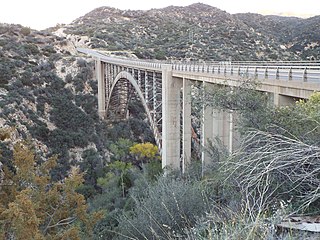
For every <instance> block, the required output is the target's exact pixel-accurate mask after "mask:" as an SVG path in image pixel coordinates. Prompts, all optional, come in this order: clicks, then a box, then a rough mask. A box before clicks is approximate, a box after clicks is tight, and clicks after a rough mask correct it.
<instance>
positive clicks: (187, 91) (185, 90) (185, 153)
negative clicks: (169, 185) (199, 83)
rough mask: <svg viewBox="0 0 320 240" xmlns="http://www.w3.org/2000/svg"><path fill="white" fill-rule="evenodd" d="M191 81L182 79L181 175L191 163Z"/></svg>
mask: <svg viewBox="0 0 320 240" xmlns="http://www.w3.org/2000/svg"><path fill="white" fill-rule="evenodd" d="M191 85H192V83H191V81H190V80H188V79H185V78H184V79H183V87H182V94H183V105H182V119H183V121H182V124H183V126H182V132H183V133H182V134H183V136H182V138H183V139H182V173H185V171H186V168H187V167H188V165H189V164H190V161H191Z"/></svg>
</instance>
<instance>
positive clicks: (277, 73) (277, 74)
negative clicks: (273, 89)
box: [276, 67, 280, 80]
mask: <svg viewBox="0 0 320 240" xmlns="http://www.w3.org/2000/svg"><path fill="white" fill-rule="evenodd" d="M279 78H280V76H279V67H277V71H276V79H277V80H279Z"/></svg>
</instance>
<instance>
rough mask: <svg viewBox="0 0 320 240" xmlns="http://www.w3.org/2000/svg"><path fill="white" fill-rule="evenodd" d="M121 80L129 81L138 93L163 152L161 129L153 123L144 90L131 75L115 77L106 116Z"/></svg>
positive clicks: (124, 72)
mask: <svg viewBox="0 0 320 240" xmlns="http://www.w3.org/2000/svg"><path fill="white" fill-rule="evenodd" d="M121 80H127V81H129V83H130V84H131V85H132V86H133V88H134V90H135V91H136V93H137V94H138V96H139V98H140V101H141V103H142V105H143V108H144V110H145V112H146V113H147V117H148V120H149V123H150V125H151V128H152V131H153V135H154V138H155V140H156V143H157V146H158V148H159V151H160V153H161V150H162V142H161V134H160V131H159V129H158V128H157V126H156V123H155V122H154V121H153V118H152V116H151V111H150V109H149V107H148V105H147V102H146V100H145V98H144V95H143V92H142V90H141V89H140V87H139V85H138V83H137V81H136V79H135V78H134V77H133V76H132V75H131V74H130V73H129V72H126V71H121V72H119V73H118V74H117V76H116V77H115V79H114V80H113V83H112V86H111V89H110V96H109V98H108V100H107V105H106V114H108V110H109V108H110V103H111V101H112V97H111V96H112V94H113V93H114V91H115V88H116V85H117V84H118V83H119V82H120V81H121Z"/></svg>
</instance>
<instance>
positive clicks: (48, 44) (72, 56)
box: [0, 24, 152, 179]
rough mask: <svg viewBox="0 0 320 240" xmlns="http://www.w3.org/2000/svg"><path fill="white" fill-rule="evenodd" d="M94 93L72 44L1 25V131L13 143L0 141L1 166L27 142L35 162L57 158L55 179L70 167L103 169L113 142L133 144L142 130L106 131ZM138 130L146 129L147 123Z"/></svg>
mask: <svg viewBox="0 0 320 240" xmlns="http://www.w3.org/2000/svg"><path fill="white" fill-rule="evenodd" d="M96 94H97V82H96V81H95V80H94V76H93V64H92V62H90V61H87V60H85V59H83V58H81V57H79V56H78V53H77V51H76V49H75V46H74V42H73V41H71V40H70V39H66V38H64V37H59V36H56V35H53V34H51V33H49V32H46V31H34V30H31V29H29V28H25V27H22V26H20V25H9V24H0V126H1V128H3V127H4V128H7V129H9V128H11V129H12V131H11V132H12V134H11V140H10V141H6V142H0V152H1V155H0V165H1V164H6V165H10V163H9V162H7V160H6V159H9V158H10V154H12V151H11V150H12V146H13V144H14V143H15V142H16V141H18V140H20V139H25V140H27V141H29V142H32V145H33V148H34V150H35V152H36V153H37V157H38V159H39V160H41V159H46V158H47V157H49V156H51V155H53V154H57V155H58V156H59V166H58V167H57V169H56V171H55V173H54V177H55V178H58V179H60V178H63V177H64V176H65V174H66V172H67V171H68V169H69V168H70V166H71V165H72V164H73V163H77V164H78V163H81V164H80V165H81V167H82V168H83V169H82V170H84V171H86V169H87V168H88V167H90V169H91V170H92V169H96V170H97V171H98V170H99V169H100V170H101V169H102V167H101V166H102V165H104V162H106V161H108V159H109V152H108V146H109V145H110V143H112V141H113V140H116V139H117V137H123V136H125V137H127V138H132V140H133V141H134V140H135V136H141V131H140V132H139V133H140V134H139V133H137V132H133V130H132V129H131V128H130V126H131V125H134V124H133V123H130V122H129V123H127V124H123V125H122V126H120V127H118V128H117V126H116V125H115V126H114V127H109V128H107V125H106V123H105V122H102V121H101V120H99V118H98V115H97V98H96ZM135 121H137V120H135ZM139 126H141V127H142V128H145V129H146V130H145V131H147V130H148V127H147V126H146V123H139ZM119 129H121V130H119ZM142 133H143V131H142ZM149 141H152V140H149ZM92 158H94V162H90V163H88V162H87V161H89V160H88V159H92ZM90 161H91V160H90Z"/></svg>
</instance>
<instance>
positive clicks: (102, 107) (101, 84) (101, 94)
mask: <svg viewBox="0 0 320 240" xmlns="http://www.w3.org/2000/svg"><path fill="white" fill-rule="evenodd" d="M95 63H96V78H97V81H98V114H99V117H100V118H102V119H104V118H105V115H106V88H105V87H106V85H105V84H106V82H105V80H106V79H105V64H104V63H103V62H101V61H100V59H96V61H95Z"/></svg>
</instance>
